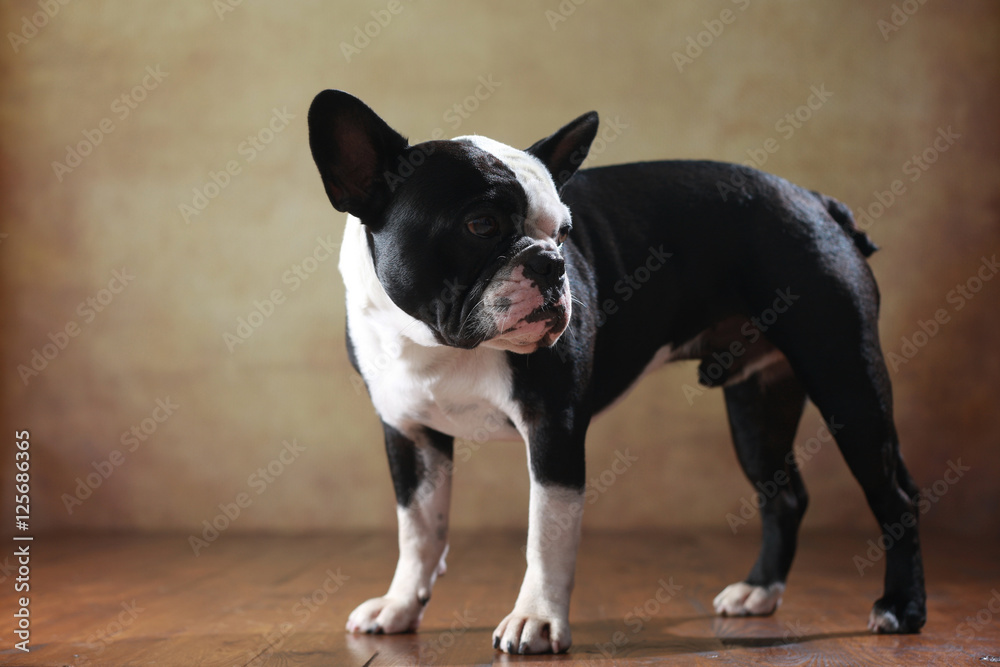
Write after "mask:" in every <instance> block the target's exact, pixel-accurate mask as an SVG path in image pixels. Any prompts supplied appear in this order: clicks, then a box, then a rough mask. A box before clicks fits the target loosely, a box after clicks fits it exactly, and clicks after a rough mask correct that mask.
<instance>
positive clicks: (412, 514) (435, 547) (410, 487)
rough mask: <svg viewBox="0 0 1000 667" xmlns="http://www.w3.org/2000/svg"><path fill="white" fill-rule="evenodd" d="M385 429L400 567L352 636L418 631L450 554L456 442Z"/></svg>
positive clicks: (357, 618) (354, 622) (359, 615)
mask: <svg viewBox="0 0 1000 667" xmlns="http://www.w3.org/2000/svg"><path fill="white" fill-rule="evenodd" d="M383 428H384V429H385V448H386V453H387V454H388V456H389V469H390V471H391V472H392V483H393V486H394V487H395V490H396V502H397V507H396V515H397V518H398V519H399V561H398V562H397V563H396V574H395V575H394V576H393V578H392V584H390V586H389V591H388V592H387V593H386V594H385V595H384V596H382V597H378V598H372V599H371V600H368V601H367V602H365V603H363V604H362V605H361V606H359V607H358V608H357V609H355V610H354V611H353V612H351V615H350V617H349V618H348V620H347V629H348V630H349V631H351V632H369V633H383V632H384V633H393V632H408V631H413V630H416V629H417V626H418V625H420V619H421V618H422V617H423V614H424V608H425V607H426V605H427V602H428V601H429V600H430V598H431V589H432V588H433V587H434V582H435V580H436V579H437V577H438V575H439V574H443V573H444V567H445V565H444V559H445V556H446V555H447V551H448V510H449V505H450V500H451V474H452V470H453V468H452V447H453V439H452V438H451V437H450V436H446V435H444V434H442V433H438V432H436V431H430V430H427V429H424V430H421V431H419V432H418V433H417V434H416V435H415V437H414V439H410V438H408V437H406V436H405V435H403V434H402V433H400V432H399V431H397V430H396V429H394V428H393V427H391V426H389V425H387V424H383Z"/></svg>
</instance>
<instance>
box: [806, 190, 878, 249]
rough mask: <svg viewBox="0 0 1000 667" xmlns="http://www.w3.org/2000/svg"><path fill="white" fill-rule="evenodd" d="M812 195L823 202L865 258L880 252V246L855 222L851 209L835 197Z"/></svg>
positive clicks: (821, 194)
mask: <svg viewBox="0 0 1000 667" xmlns="http://www.w3.org/2000/svg"><path fill="white" fill-rule="evenodd" d="M812 194H813V195H815V196H816V198H817V199H819V200H820V202H822V204H823V206H824V207H825V208H826V210H827V213H829V214H830V217H832V218H833V219H834V220H836V221H837V224H838V225H840V226H841V228H842V229H843V230H844V231H845V232H847V235H848V236H850V237H851V240H852V241H854V245H855V246H857V248H858V250H860V251H861V254H862V255H864V256H865V257H871V256H872V253H874V252H875V251H876V250H878V246H877V245H875V242H874V241H872V240H871V237H869V236H868V234H866V233H865V232H863V231H862V230H861V229H859V228H858V225H857V223H856V222H854V216H853V215H851V209H849V208H847V206H846V205H845V204H843V203H842V202H839V201H837V200H836V199H834V198H833V197H827V196H826V195H824V194H823V193H821V192H816V191H815V190H813V191H812Z"/></svg>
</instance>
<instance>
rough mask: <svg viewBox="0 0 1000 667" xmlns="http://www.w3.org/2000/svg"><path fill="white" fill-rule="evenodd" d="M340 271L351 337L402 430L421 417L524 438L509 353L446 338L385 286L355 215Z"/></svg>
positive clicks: (464, 434) (380, 407)
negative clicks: (402, 305)
mask: <svg viewBox="0 0 1000 667" xmlns="http://www.w3.org/2000/svg"><path fill="white" fill-rule="evenodd" d="M340 271H341V274H342V275H343V278H344V283H345V285H346V287H347V314H348V327H349V328H350V335H351V341H352V343H353V344H354V351H355V354H356V356H357V359H358V365H359V366H360V371H361V375H362V376H363V377H364V379H365V383H366V384H367V385H368V391H369V393H370V394H371V398H372V403H373V404H374V405H375V410H376V411H377V412H378V414H379V417H381V418H382V420H383V421H385V422H386V423H387V424H390V425H391V426H393V427H394V428H396V429H397V430H399V431H400V432H402V433H409V432H411V431H412V430H413V428H414V427H415V426H417V425H422V426H427V427H429V428H432V429H434V430H436V431H440V432H442V433H447V434H448V435H452V436H454V437H456V438H463V439H469V440H476V441H480V442H481V441H483V440H487V439H490V440H495V439H499V440H504V439H517V438H519V437H521V433H520V431H519V429H518V427H517V426H515V425H516V424H521V423H523V422H522V420H521V418H520V411H519V410H518V408H517V405H516V404H515V403H514V402H513V401H512V400H511V375H510V367H509V366H508V365H507V362H506V357H505V355H506V353H505V352H502V351H500V350H493V349H487V348H482V347H481V348H477V349H474V350H462V349H458V348H453V347H447V346H444V345H440V344H439V343H438V342H437V341H436V340H435V338H434V336H433V334H432V333H431V331H430V330H429V329H428V327H427V326H426V325H424V324H423V323H422V322H420V321H418V320H416V319H414V318H412V317H410V316H409V315H407V314H406V313H404V312H403V311H402V310H400V309H399V308H398V307H397V306H396V305H395V304H393V303H392V301H391V300H390V299H389V297H388V295H386V294H385V291H384V290H383V289H382V286H381V285H380V284H379V282H378V279H377V277H376V276H375V271H374V267H373V266H372V264H371V257H370V255H369V253H368V250H367V246H366V244H365V239H364V232H363V230H362V229H361V225H360V223H359V222H357V221H356V220H355V219H353V218H350V219H349V220H348V225H347V229H346V231H345V234H344V243H343V245H342V246H341V257H340Z"/></svg>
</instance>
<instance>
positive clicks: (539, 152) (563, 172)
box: [526, 111, 600, 190]
mask: <svg viewBox="0 0 1000 667" xmlns="http://www.w3.org/2000/svg"><path fill="white" fill-rule="evenodd" d="M599 123H600V121H599V120H598V117H597V112H596V111H589V112H587V113H585V114H583V115H582V116H580V117H579V118H577V119H576V120H574V121H572V122H570V123H568V124H567V125H566V126H565V127H563V128H562V129H560V130H559V131H558V132H556V133H555V134H553V135H552V136H549V137H546V138H544V139H542V140H541V141H539V142H536V143H535V144H534V145H533V146H531V148H528V149H527V151H526V152H528V153H530V154H532V155H534V156H535V157H537V158H538V159H539V160H541V161H542V163H543V164H544V165H545V166H546V167H548V169H549V173H550V174H552V180H554V181H555V184H556V189H557V190H561V189H562V186H563V185H565V184H566V181H568V180H569V179H570V177H571V176H572V175H573V174H575V173H576V170H577V169H578V168H579V167H580V165H581V164H583V161H584V160H585V159H586V158H587V152H588V151H589V150H590V144H591V142H593V141H594V137H595V136H597V126H598V124H599Z"/></svg>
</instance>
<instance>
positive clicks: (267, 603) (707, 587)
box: [0, 533, 1000, 667]
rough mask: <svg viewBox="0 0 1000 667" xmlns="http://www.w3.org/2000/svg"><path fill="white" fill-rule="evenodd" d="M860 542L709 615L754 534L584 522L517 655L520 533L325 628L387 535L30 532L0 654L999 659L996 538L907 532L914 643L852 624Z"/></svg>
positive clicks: (822, 553) (460, 547)
mask: <svg viewBox="0 0 1000 667" xmlns="http://www.w3.org/2000/svg"><path fill="white" fill-rule="evenodd" d="M870 537H871V536H870V535H861V534H856V535H836V536H830V535H821V534H805V535H804V536H803V538H802V546H801V548H800V551H799V556H798V559H797V562H796V564H795V568H794V569H793V571H792V577H791V580H790V581H789V589H788V591H787V592H786V596H785V601H784V604H783V605H782V607H781V608H780V609H779V610H778V612H777V614H775V615H774V616H772V617H770V618H754V619H739V618H734V619H726V618H718V617H716V616H714V615H713V614H712V613H711V601H712V598H713V597H714V595H715V594H716V593H717V592H718V591H719V590H720V589H721V588H722V586H723V585H725V584H727V583H730V582H732V581H734V580H737V579H739V578H741V577H742V576H743V575H744V574H745V571H746V570H747V569H748V567H749V565H750V563H751V560H752V557H753V555H754V553H755V549H756V542H755V539H754V538H752V537H744V536H743V535H740V536H739V537H732V536H730V535H723V534H705V533H697V534H691V533H689V534H676V533H671V534H663V533H655V534H634V533H625V534H616V533H585V534H584V539H583V546H582V551H581V556H580V562H579V567H578V570H577V583H576V591H575V593H574V598H573V607H572V612H571V622H572V627H573V647H572V649H571V650H570V652H569V654H568V655H562V656H523V657H522V656H505V655H503V654H501V653H499V652H498V651H495V650H494V649H493V648H492V646H491V643H490V636H491V633H492V631H493V628H494V627H495V625H496V623H497V622H498V621H499V620H500V619H501V618H503V616H504V615H505V614H506V613H507V612H508V611H509V609H510V607H511V605H512V604H513V602H514V598H515V597H516V595H517V590H518V585H519V583H520V577H521V575H522V574H523V557H522V555H521V551H520V545H521V543H522V541H523V536H522V535H520V534H458V535H455V536H453V539H452V547H451V555H450V557H449V572H448V574H447V575H446V576H445V577H444V578H442V579H441V580H440V581H439V582H438V585H437V588H436V589H435V591H434V599H433V600H432V601H431V603H430V606H429V608H428V611H427V614H426V616H425V618H424V623H423V626H422V628H421V630H420V632H419V633H417V634H410V635H396V636H353V635H348V634H347V633H345V632H344V629H343V627H344V623H345V621H346V619H347V615H348V613H349V612H350V610H351V609H353V608H354V606H355V605H357V604H358V603H360V602H362V601H363V600H365V599H367V598H369V597H372V596H375V595H380V594H382V593H383V592H384V590H385V588H386V586H387V584H388V581H389V578H390V576H391V573H392V569H393V566H394V563H395V557H396V547H395V543H394V538H393V536H391V535H386V534H378V535H370V534H369V535H359V534H352V535H334V536H314V537H291V538H289V537H266V536H257V537H246V536H238V535H229V534H225V533H224V534H222V535H221V536H220V537H219V538H218V540H216V541H215V542H213V543H212V544H211V545H209V546H208V547H207V548H205V549H204V550H203V551H202V552H201V553H200V555H198V556H197V557H196V556H195V555H194V554H193V552H192V549H191V547H190V546H189V544H188V541H187V536H185V535H167V536H139V537H135V536H119V535H108V536H73V537H54V536H49V537H45V536H42V537H38V538H36V539H35V541H34V542H33V543H31V554H32V556H31V572H30V584H31V602H30V607H29V608H30V613H31V652H30V653H23V652H21V651H19V650H17V649H15V648H14V643H15V641H16V640H15V638H14V635H13V629H14V628H13V612H14V611H15V610H16V607H15V605H16V599H15V597H14V593H13V585H14V579H15V577H16V574H15V573H14V572H13V571H12V570H11V569H10V564H11V560H12V559H11V560H8V561H7V563H5V564H6V565H7V569H5V570H4V574H5V575H6V581H5V582H4V583H3V587H2V590H3V594H2V595H0V618H2V621H0V631H2V635H0V636H2V640H0V641H2V644H0V664H2V665H227V666H228V665H324V666H325V665H335V666H340V665H367V666H371V667H374V666H376V665H417V664H435V665H488V664H494V663H501V664H505V663H514V664H545V663H559V664H560V665H579V664H588V665H589V664H593V665H601V666H611V665H652V664H685V665H691V664H710V665H719V664H724V665H733V664H735V665H755V664H778V665H865V664H877V665H896V664H898V665H907V666H910V665H925V664H926V665H929V664H937V665H980V666H981V665H986V664H990V663H991V662H1000V542H998V541H992V542H990V543H976V542H974V541H969V540H964V541H962V540H955V539H953V538H950V537H947V536H940V535H939V536H925V538H924V544H925V561H926V565H927V583H928V592H929V601H928V602H929V604H928V606H929V613H928V621H927V627H926V628H925V630H924V632H923V634H921V635H918V636H905V637H901V636H872V635H870V634H869V633H868V632H866V630H865V622H866V619H867V616H868V610H869V608H870V606H871V603H872V601H873V600H874V599H875V597H876V596H877V594H878V593H879V589H880V587H881V574H882V563H881V562H878V563H876V564H875V566H874V567H872V568H871V569H869V570H866V572H865V574H864V576H860V575H859V574H858V569H857V566H856V563H855V562H854V556H855V555H858V556H860V557H862V558H868V556H867V555H866V552H867V551H868V549H869V546H870V545H868V544H867V543H866V542H867V540H868V539H869V538H870ZM8 544H10V542H8ZM10 552H12V549H9V550H8V553H10ZM871 555H872V556H876V557H877V556H878V554H877V553H876V552H872V554H871ZM991 607H992V608H991ZM967 617H969V618H968V619H967ZM969 621H971V622H972V623H973V624H974V625H972V624H970V623H969Z"/></svg>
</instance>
